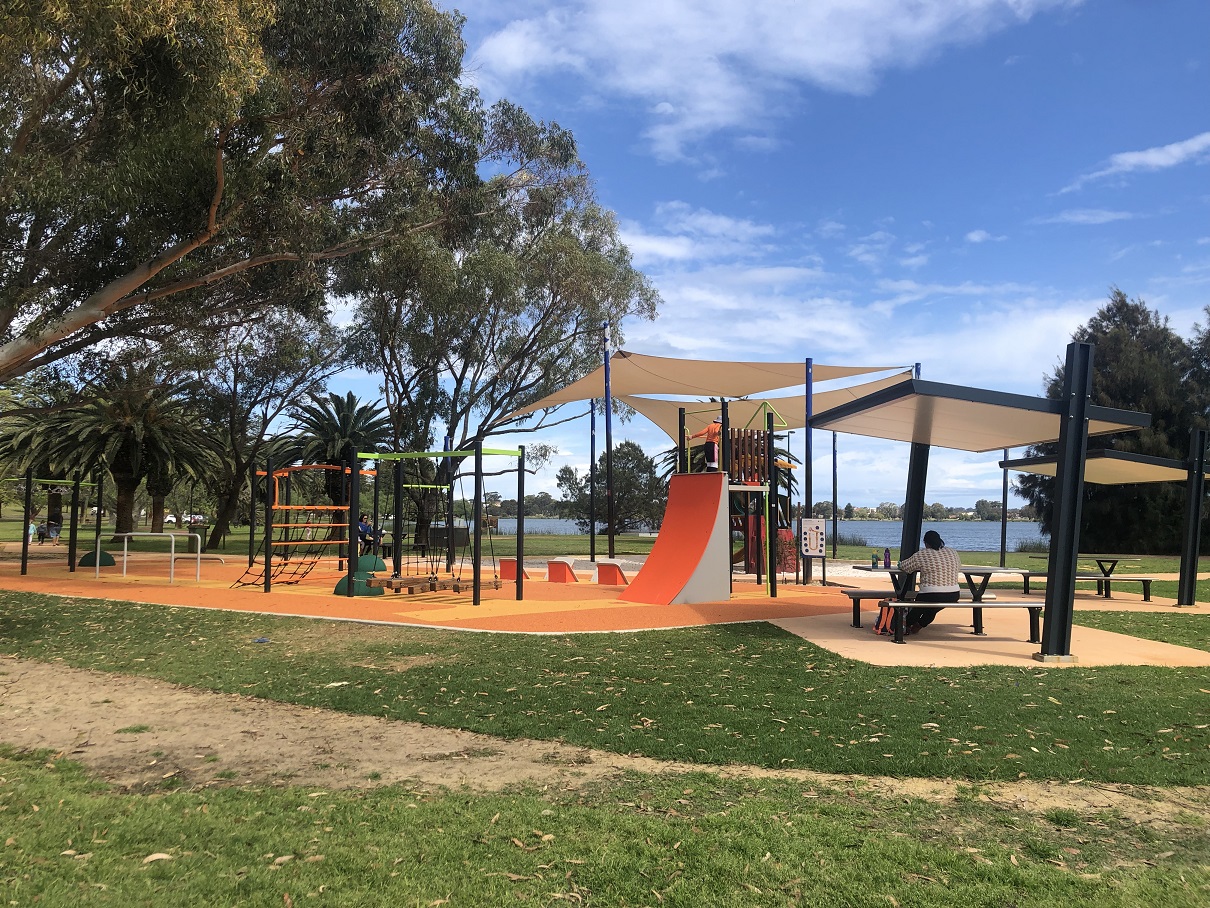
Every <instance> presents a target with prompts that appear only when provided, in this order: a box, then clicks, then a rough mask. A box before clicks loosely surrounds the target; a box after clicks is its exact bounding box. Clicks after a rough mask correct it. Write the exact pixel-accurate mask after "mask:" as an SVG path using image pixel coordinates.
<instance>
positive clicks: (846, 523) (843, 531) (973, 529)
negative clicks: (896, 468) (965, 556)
mask: <svg viewBox="0 0 1210 908" xmlns="http://www.w3.org/2000/svg"><path fill="white" fill-rule="evenodd" d="M836 529H837V531H838V532H839V533H840V535H841V536H863V537H865V541H866V544H867V545H869V547H870V548H872V549H874V548H876V549H879V550H880V551H881V550H882V549H884V548H891V549H896V548H898V547H899V538H900V536H901V535H902V533H903V524H902V522H900V521H898V520H840V521H837V523H836ZM928 530H936V531H937V532H938V533H940V534H941V538H942V539H944V540H945V544H946V545H947V546H949V547H950V548H951V549H958V550H960V551H964V552H998V551H1000V521H998V520H926V521H925V522H924V529H923V530H922V531H921V532H922V533H923V532H927V531H928ZM827 532H828V539H829V546H830V545H831V533H832V521H830V520H829V521H828V524H827ZM1039 539H1041V540H1043V541H1046V540H1047V537H1045V536H1043V535H1042V530H1041V528H1040V527H1039V526H1038V525H1037V524H1036V523H1024V522H1021V521H1009V523H1008V551H1010V552H1013V551H1016V548H1017V543H1018V542H1024V541H1034V540H1039Z"/></svg>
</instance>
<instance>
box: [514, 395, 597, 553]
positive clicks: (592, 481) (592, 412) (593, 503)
mask: <svg viewBox="0 0 1210 908" xmlns="http://www.w3.org/2000/svg"><path fill="white" fill-rule="evenodd" d="M588 560H589V561H593V562H595V561H596V560H597V402H596V400H595V399H594V400H590V401H589V402H588ZM517 564H518V565H520V564H521V562H520V561H518V562H517Z"/></svg>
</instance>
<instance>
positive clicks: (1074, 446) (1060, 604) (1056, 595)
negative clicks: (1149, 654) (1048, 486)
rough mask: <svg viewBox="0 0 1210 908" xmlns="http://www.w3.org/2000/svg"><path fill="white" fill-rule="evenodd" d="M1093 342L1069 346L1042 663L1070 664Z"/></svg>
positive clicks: (1043, 618)
mask: <svg viewBox="0 0 1210 908" xmlns="http://www.w3.org/2000/svg"><path fill="white" fill-rule="evenodd" d="M1092 350H1093V348H1092V344H1068V345H1067V362H1066V364H1065V365H1064V367H1063V397H1062V401H1061V403H1062V410H1061V411H1060V414H1059V415H1060V419H1062V422H1061V423H1060V424H1059V453H1058V462H1057V465H1056V473H1055V497H1054V502H1053V504H1052V510H1051V519H1050V525H1051V527H1052V528H1053V529H1052V530H1051V536H1050V540H1051V541H1050V565H1049V572H1048V573H1049V576H1048V577H1047V579H1046V609H1045V611H1044V612H1043V615H1042V651H1041V652H1039V653H1035V654H1034V658H1035V659H1037V660H1038V661H1040V662H1070V661H1072V660H1071V621H1072V614H1073V612H1074V609H1075V595H1076V558H1077V556H1078V554H1079V550H1080V516H1081V513H1082V511H1083V498H1084V461H1085V458H1086V456H1087V454H1088V408H1089V407H1090V406H1091V405H1092V401H1091V392H1092Z"/></svg>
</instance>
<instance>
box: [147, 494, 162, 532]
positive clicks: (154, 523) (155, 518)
mask: <svg viewBox="0 0 1210 908" xmlns="http://www.w3.org/2000/svg"><path fill="white" fill-rule="evenodd" d="M164 498H165V496H164V495H152V496H151V526H150V527H148V529H149V530H150V531H151V532H152V533H162V532H164Z"/></svg>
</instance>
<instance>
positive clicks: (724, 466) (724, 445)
mask: <svg viewBox="0 0 1210 908" xmlns="http://www.w3.org/2000/svg"><path fill="white" fill-rule="evenodd" d="M718 408H719V416H721V417H722V418H723V422H722V426H723V428H722V431H721V432H720V433H719V437H718V468H719V470H720V471H721V472H722V473H724V474H726V476H727V480H726V481H727V483H730V482H731V456H732V453H733V452H732V451H731V411H730V410H729V409H728V408H727V402H726V401H725V400H724V401H722V402H721V403H719V405H718Z"/></svg>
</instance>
